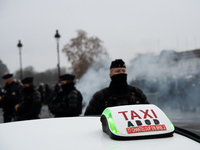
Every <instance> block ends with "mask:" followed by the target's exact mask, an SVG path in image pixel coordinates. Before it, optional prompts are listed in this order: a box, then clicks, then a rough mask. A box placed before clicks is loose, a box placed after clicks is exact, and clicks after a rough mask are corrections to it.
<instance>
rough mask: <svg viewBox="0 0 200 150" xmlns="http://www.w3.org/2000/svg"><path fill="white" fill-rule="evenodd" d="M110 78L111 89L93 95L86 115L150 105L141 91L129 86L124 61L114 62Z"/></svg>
mask: <svg viewBox="0 0 200 150" xmlns="http://www.w3.org/2000/svg"><path fill="white" fill-rule="evenodd" d="M110 78H111V83H110V85H109V87H107V88H104V89H102V90H100V91H97V92H96V93H95V94H94V95H93V97H92V99H91V101H90V102H89V104H88V106H87V108H86V111H85V114H84V115H100V114H101V113H102V112H103V110H104V109H105V108H106V107H112V106H120V105H129V104H149V102H148V101H147V98H146V96H145V94H144V93H143V92H142V90H141V89H139V88H138V87H133V86H130V85H128V84H127V74H126V65H125V63H124V61H123V60H122V59H116V60H115V61H112V63H111V66H110Z"/></svg>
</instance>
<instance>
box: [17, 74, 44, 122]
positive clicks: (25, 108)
mask: <svg viewBox="0 0 200 150" xmlns="http://www.w3.org/2000/svg"><path fill="white" fill-rule="evenodd" d="M22 84H23V95H22V99H21V102H20V103H19V104H17V105H16V106H15V112H16V120H17V121H21V120H30V119H39V114H40V111H41V95H40V93H39V91H37V89H36V88H35V87H34V84H33V77H26V78H24V79H23V80H22Z"/></svg>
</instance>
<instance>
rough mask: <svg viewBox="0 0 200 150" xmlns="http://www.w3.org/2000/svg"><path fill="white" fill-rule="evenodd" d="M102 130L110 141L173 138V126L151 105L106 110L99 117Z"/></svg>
mask: <svg viewBox="0 0 200 150" xmlns="http://www.w3.org/2000/svg"><path fill="white" fill-rule="evenodd" d="M101 122H102V129H103V131H104V132H106V133H107V134H108V135H109V136H110V138H112V139H141V138H150V137H151V138H152V137H166V136H173V132H174V125H173V124H172V122H171V121H170V120H169V118H168V117H167V116H166V115H165V113H164V112H163V111H162V110H161V109H160V108H158V107H157V106H155V105H153V104H143V105H125V106H117V107H108V108H106V109H105V110H104V111H103V113H102V115H101Z"/></svg>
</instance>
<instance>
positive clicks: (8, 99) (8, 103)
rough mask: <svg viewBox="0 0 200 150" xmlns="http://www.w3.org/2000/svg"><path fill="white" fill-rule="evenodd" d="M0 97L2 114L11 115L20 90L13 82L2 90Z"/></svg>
mask: <svg viewBox="0 0 200 150" xmlns="http://www.w3.org/2000/svg"><path fill="white" fill-rule="evenodd" d="M1 97H2V99H1V100H0V107H2V108H3V111H4V113H9V114H13V112H14V107H15V105H16V104H17V103H18V102H19V99H20V90H19V87H18V86H17V85H16V84H15V82H12V83H11V84H10V85H8V86H6V87H5V88H4V92H3V93H2V96H1Z"/></svg>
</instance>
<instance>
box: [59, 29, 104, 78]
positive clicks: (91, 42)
mask: <svg viewBox="0 0 200 150" xmlns="http://www.w3.org/2000/svg"><path fill="white" fill-rule="evenodd" d="M77 32H78V36H77V37H76V38H73V39H71V40H70V43H69V44H66V45H65V46H64V48H63V49H62V51H63V52H64V53H66V55H67V58H68V61H69V62H71V65H72V69H73V73H74V74H75V75H76V77H77V78H78V79H80V78H81V76H82V75H83V74H84V73H85V72H86V71H87V69H88V68H89V66H90V65H91V64H92V62H93V61H94V60H95V59H96V58H97V57H98V56H99V54H107V52H106V50H105V48H104V47H103V45H102V41H101V40H100V39H99V38H97V37H89V38H88V37H87V33H86V32H85V31H82V30H78V31H77Z"/></svg>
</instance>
